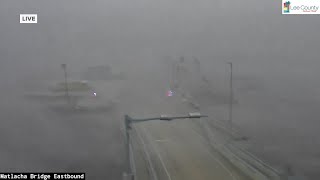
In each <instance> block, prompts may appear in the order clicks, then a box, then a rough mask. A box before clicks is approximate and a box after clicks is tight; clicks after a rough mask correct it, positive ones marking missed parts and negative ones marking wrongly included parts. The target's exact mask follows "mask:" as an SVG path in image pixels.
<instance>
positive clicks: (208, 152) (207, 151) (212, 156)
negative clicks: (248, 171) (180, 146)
mask: <svg viewBox="0 0 320 180" xmlns="http://www.w3.org/2000/svg"><path fill="white" fill-rule="evenodd" d="M190 129H191V131H192V132H194V133H195V134H197V135H198V136H199V137H200V138H201V139H202V140H203V141H205V140H204V138H203V137H202V135H200V134H199V133H198V132H197V131H195V130H194V129H192V128H190ZM205 151H206V153H207V154H209V156H210V157H211V158H212V159H214V160H215V161H216V162H217V163H218V164H220V166H221V167H222V168H224V169H225V170H226V171H227V172H228V173H229V175H230V176H231V177H232V179H233V180H237V179H238V178H236V177H235V176H234V175H233V173H232V172H231V171H230V170H229V169H228V168H227V167H226V166H225V165H224V164H223V163H222V162H221V161H219V160H218V159H217V158H216V157H214V155H213V154H212V153H211V152H210V151H209V150H208V149H205Z"/></svg>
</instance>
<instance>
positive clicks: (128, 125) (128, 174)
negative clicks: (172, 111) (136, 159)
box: [124, 113, 208, 180]
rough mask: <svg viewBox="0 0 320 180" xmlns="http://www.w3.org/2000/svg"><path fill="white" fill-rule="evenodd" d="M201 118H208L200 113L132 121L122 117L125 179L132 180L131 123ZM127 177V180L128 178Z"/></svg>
mask: <svg viewBox="0 0 320 180" xmlns="http://www.w3.org/2000/svg"><path fill="white" fill-rule="evenodd" d="M202 117H208V116H205V115H201V114H200V113H189V115H188V116H171V117H170V116H165V115H162V116H160V117H155V118H145V119H133V118H131V117H129V116H128V115H125V116H124V123H125V131H126V138H127V139H126V163H127V167H126V171H127V172H126V173H124V175H125V176H126V177H125V178H127V179H129V180H134V174H133V172H132V169H131V162H130V133H129V130H131V129H132V123H139V122H144V121H153V120H162V121H172V120H175V119H190V118H202ZM128 177H129V178H128Z"/></svg>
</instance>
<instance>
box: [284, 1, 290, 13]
mask: <svg viewBox="0 0 320 180" xmlns="http://www.w3.org/2000/svg"><path fill="white" fill-rule="evenodd" d="M283 12H284V13H289V12H290V1H287V2H285V3H283Z"/></svg>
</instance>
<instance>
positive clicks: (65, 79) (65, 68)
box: [61, 64, 69, 103]
mask: <svg viewBox="0 0 320 180" xmlns="http://www.w3.org/2000/svg"><path fill="white" fill-rule="evenodd" d="M61 67H62V69H63V71H64V81H65V88H66V89H65V91H66V98H67V101H68V103H69V88H68V80H67V64H61Z"/></svg>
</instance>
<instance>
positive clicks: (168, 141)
mask: <svg viewBox="0 0 320 180" xmlns="http://www.w3.org/2000/svg"><path fill="white" fill-rule="evenodd" d="M141 87H144V88H147V89H148V91H147V92H146V91H143V89H142V88H141ZM133 93H134V95H133ZM122 98H123V99H126V103H125V104H122V105H121V109H122V110H123V111H124V112H126V113H128V114H129V115H130V116H132V117H133V118H148V117H158V116H160V115H161V114H169V115H179V114H180V115H185V114H187V113H188V112H190V111H194V110H192V108H190V107H188V106H187V105H186V104H184V103H182V101H181V98H180V97H178V96H176V95H174V96H173V97H166V91H165V89H162V88H157V86H156V85H155V84H150V85H148V86H147V87H146V86H139V84H136V85H135V86H134V88H133V89H131V90H130V91H128V92H127V93H124V94H123V96H122ZM192 121H197V120H188V119H183V120H176V121H149V122H143V123H137V124H134V130H133V131H132V132H131V136H132V137H133V142H134V148H133V149H134V151H133V156H134V159H135V170H136V171H137V179H139V180H140V179H143V180H144V179H152V178H153V179H156V180H195V179H201V180H206V179H208V180H209V179H210V180H212V179H218V180H249V178H248V177H246V176H245V175H244V174H243V173H242V172H240V171H239V170H238V169H237V168H235V166H233V165H232V164H230V163H229V162H228V161H227V160H226V159H224V158H223V157H222V156H221V154H220V153H219V152H217V151H216V150H215V149H213V147H212V146H210V144H208V141H206V140H205V138H204V137H203V136H202V134H201V132H199V131H197V130H196V128H195V127H194V123H193V122H192ZM198 121H202V120H201V119H198ZM142 167H143V168H142Z"/></svg>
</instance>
